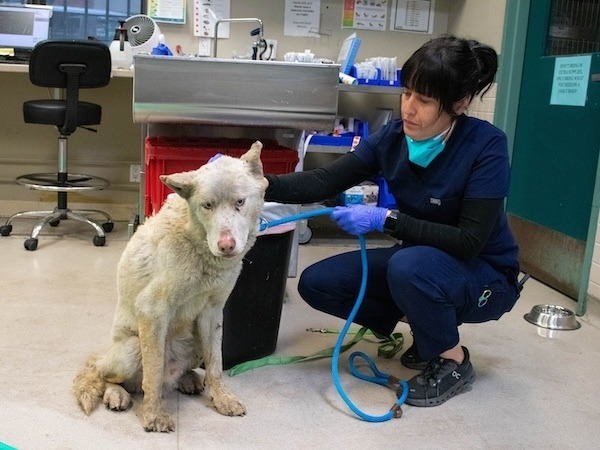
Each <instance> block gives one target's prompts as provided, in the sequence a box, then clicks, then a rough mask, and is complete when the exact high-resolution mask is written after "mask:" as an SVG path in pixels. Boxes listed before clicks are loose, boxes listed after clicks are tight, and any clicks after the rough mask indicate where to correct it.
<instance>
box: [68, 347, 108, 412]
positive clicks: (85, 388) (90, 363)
mask: <svg viewBox="0 0 600 450" xmlns="http://www.w3.org/2000/svg"><path fill="white" fill-rule="evenodd" d="M97 360H98V356H97V355H92V356H91V357H90V358H89V359H88V360H87V362H86V363H85V365H84V366H83V368H82V369H81V371H80V372H79V373H78V374H77V376H76V377H75V379H74V380H73V394H74V395H75V399H76V400H77V403H78V404H79V406H80V407H81V409H82V410H83V412H84V413H85V414H86V415H89V414H90V413H91V412H92V411H93V410H94V409H95V408H96V407H97V406H98V405H99V404H100V402H101V401H102V397H103V396H104V391H105V390H106V383H105V382H104V380H103V379H102V378H101V377H100V373H99V371H98V366H97V364H96V362H97Z"/></svg>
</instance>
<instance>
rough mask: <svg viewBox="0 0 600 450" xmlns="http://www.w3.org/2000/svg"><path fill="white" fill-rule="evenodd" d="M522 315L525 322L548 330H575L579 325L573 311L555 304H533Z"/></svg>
mask: <svg viewBox="0 0 600 450" xmlns="http://www.w3.org/2000/svg"><path fill="white" fill-rule="evenodd" d="M524 317H525V320H526V321H527V322H529V323H532V324H534V325H537V326H538V327H542V328H548V329H550V330H576V329H577V328H579V327H580V326H581V324H580V323H579V322H578V321H577V319H576V318H575V314H574V313H573V311H571V310H570V309H567V308H563V307H562V306H557V305H535V306H534V307H533V308H531V311H530V312H529V313H528V314H525V316H524Z"/></svg>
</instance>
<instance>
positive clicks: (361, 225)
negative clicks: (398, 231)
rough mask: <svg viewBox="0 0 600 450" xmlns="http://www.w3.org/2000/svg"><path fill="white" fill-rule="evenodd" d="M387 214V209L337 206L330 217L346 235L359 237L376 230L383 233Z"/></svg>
mask: <svg viewBox="0 0 600 450" xmlns="http://www.w3.org/2000/svg"><path fill="white" fill-rule="evenodd" d="M387 213H388V209H387V208H379V207H378V206H367V205H351V206H336V207H335V209H334V210H333V211H332V212H331V216H330V217H331V220H333V221H334V222H335V223H337V224H338V226H339V227H340V228H341V229H342V230H344V231H345V232H346V233H350V234H355V235H359V234H365V233H368V232H369V231H374V230H377V231H380V232H382V231H383V224H384V223H385V218H386V217H387Z"/></svg>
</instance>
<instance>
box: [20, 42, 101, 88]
mask: <svg viewBox="0 0 600 450" xmlns="http://www.w3.org/2000/svg"><path fill="white" fill-rule="evenodd" d="M66 64H75V65H81V66H82V70H81V71H80V72H79V76H78V82H77V85H78V86H77V87H78V88H96V87H103V86H106V85H107V84H108V83H109V81H110V71H111V59H110V50H109V49H108V46H107V45H105V44H104V43H102V42H99V41H91V40H90V41H69V40H47V41H42V42H40V43H38V44H37V45H36V46H35V47H34V48H33V50H32V52H31V58H30V59H29V79H30V80H31V82H32V83H33V84H35V85H36V86H43V87H51V88H66V87H67V78H68V77H67V73H66V72H65V71H64V65H66ZM61 66H62V67H61Z"/></svg>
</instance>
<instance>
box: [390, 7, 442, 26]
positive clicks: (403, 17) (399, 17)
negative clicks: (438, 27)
mask: <svg viewBox="0 0 600 450" xmlns="http://www.w3.org/2000/svg"><path fill="white" fill-rule="evenodd" d="M434 17H435V0H394V5H393V6H392V15H391V21H392V25H391V27H390V28H391V29H392V30H394V31H412V32H413V33H428V34H431V33H433V19H434Z"/></svg>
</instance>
